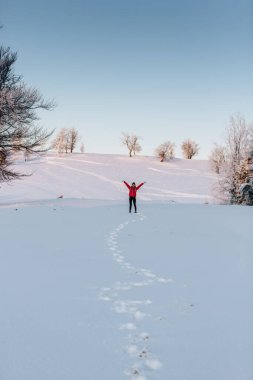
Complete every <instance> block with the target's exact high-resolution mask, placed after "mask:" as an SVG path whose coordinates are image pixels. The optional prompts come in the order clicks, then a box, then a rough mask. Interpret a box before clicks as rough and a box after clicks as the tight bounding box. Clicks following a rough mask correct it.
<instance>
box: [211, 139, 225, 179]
mask: <svg viewBox="0 0 253 380" xmlns="http://www.w3.org/2000/svg"><path fill="white" fill-rule="evenodd" d="M209 160H210V164H211V168H212V170H213V171H214V172H215V173H216V174H220V171H221V169H222V167H223V166H224V164H225V162H226V149H225V147H223V146H221V145H218V144H215V146H214V148H213V149H212V150H211V153H210V156H209Z"/></svg>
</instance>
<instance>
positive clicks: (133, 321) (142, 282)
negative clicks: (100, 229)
mask: <svg viewBox="0 0 253 380" xmlns="http://www.w3.org/2000/svg"><path fill="white" fill-rule="evenodd" d="M145 219H146V216H144V215H143V214H137V218H135V219H133V220H131V221H126V222H124V223H120V224H119V225H118V226H117V227H116V228H115V229H114V230H113V231H111V232H110V233H109V235H108V237H107V246H108V249H109V251H110V252H111V255H112V258H113V260H115V261H116V262H117V264H118V265H119V266H120V267H121V268H122V269H123V270H125V271H128V272H130V273H132V274H133V276H135V277H138V279H135V280H134V281H129V282H124V283H122V282H120V281H119V282H116V283H115V284H114V285H113V286H112V287H103V288H101V289H100V293H99V296H98V297H99V299H100V300H102V301H107V302H111V303H112V310H113V311H114V312H115V313H117V314H125V315H126V322H125V323H124V324H121V325H119V326H118V328H119V329H120V330H123V331H125V332H126V340H127V342H128V343H127V345H126V347H124V351H125V353H126V354H127V355H128V357H129V358H130V359H131V361H132V365H131V366H130V368H127V369H126V370H125V371H124V375H125V376H126V377H127V378H128V379H132V380H134V379H137V380H148V378H150V377H149V376H150V374H151V372H152V371H157V370H159V368H161V366H162V363H161V361H160V360H159V358H158V357H157V355H155V353H154V352H152V347H151V336H150V334H149V333H148V332H146V331H143V329H142V321H143V320H144V319H145V318H150V320H151V321H152V320H153V321H155V320H156V319H157V318H155V317H153V316H152V315H151V314H149V313H148V311H147V309H148V306H149V305H150V304H152V300H150V299H142V300H136V299H126V297H123V293H124V296H125V294H126V293H127V291H129V290H130V289H135V288H138V287H148V286H152V284H154V283H160V284H169V283H171V282H173V280H172V279H166V278H163V277H160V276H158V275H156V274H155V273H153V272H152V271H151V270H149V269H145V268H137V267H135V266H134V265H132V264H131V263H129V262H128V261H127V260H126V258H125V256H124V251H122V250H121V249H120V247H119V242H118V236H119V234H120V233H122V232H123V230H124V229H125V228H127V226H128V225H130V224H131V223H137V222H143V221H144V220H145Z"/></svg>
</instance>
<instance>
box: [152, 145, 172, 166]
mask: <svg viewBox="0 0 253 380" xmlns="http://www.w3.org/2000/svg"><path fill="white" fill-rule="evenodd" d="M155 155H156V156H157V157H158V158H160V161H161V162H164V161H165V160H167V159H168V160H170V159H171V158H173V157H174V156H175V144H174V143H172V142H171V141H165V142H164V143H163V144H161V145H159V146H158V147H157V148H156V150H155Z"/></svg>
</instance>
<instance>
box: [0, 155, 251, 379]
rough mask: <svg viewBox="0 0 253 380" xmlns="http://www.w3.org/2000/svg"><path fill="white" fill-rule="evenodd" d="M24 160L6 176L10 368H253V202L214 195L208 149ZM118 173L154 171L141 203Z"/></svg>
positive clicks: (4, 263)
mask: <svg viewBox="0 0 253 380" xmlns="http://www.w3.org/2000/svg"><path fill="white" fill-rule="evenodd" d="M16 165H17V168H18V169H20V171H26V172H27V173H32V172H33V175H32V176H31V177H27V178H25V179H24V180H21V181H18V182H15V183H12V184H11V185H6V184H5V185H2V186H1V189H0V203H1V204H2V207H0V242H1V244H0V304H1V312H0V357H1V364H0V379H1V380H124V379H126V380H226V379H229V380H252V379H253V365H252V352H253V340H252V331H253V322H252V321H253V307H252V306H253V305H252V294H253V277H252V273H253V255H252V246H253V234H252V208H250V207H240V206H238V207H236V206H220V205H214V204H210V203H212V197H211V188H212V186H213V184H214V182H215V177H214V176H213V175H212V174H211V173H210V171H209V169H208V163H207V162H205V161H197V160H196V161H185V160H173V161H171V162H168V163H160V162H158V161H157V160H156V159H153V158H145V157H136V158H134V159H129V158H128V157H123V156H110V155H98V154H85V155H78V154H76V155H72V156H71V155H69V156H67V157H58V156H55V155H45V156H44V157H42V158H36V159H34V160H31V161H29V162H27V163H24V162H23V161H22V160H20V161H17V164H16ZM123 179H125V180H127V181H129V182H131V181H133V180H135V181H136V182H140V181H147V183H146V184H145V186H143V187H142V188H141V189H140V191H139V195H138V197H139V213H137V214H129V213H128V200H127V196H128V194H127V189H126V187H125V186H124V185H123V184H122V183H121V181H122V180H123ZM60 195H64V198H63V199H57V197H59V196H60ZM149 201H152V202H149ZM188 203H191V204H188ZM6 205H7V206H8V207H6ZM27 205H29V207H27Z"/></svg>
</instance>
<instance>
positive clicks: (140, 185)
mask: <svg viewBox="0 0 253 380" xmlns="http://www.w3.org/2000/svg"><path fill="white" fill-rule="evenodd" d="M144 183H146V182H142V183H140V184H139V185H138V186H137V187H136V190H139V188H140V187H142V186H143V185H144Z"/></svg>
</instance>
